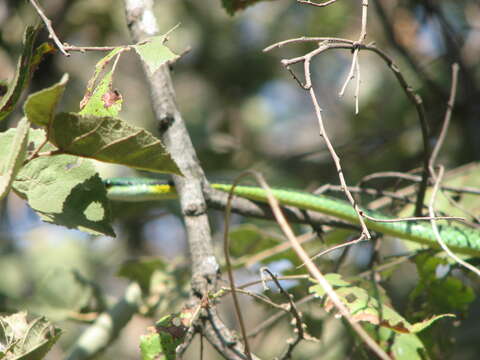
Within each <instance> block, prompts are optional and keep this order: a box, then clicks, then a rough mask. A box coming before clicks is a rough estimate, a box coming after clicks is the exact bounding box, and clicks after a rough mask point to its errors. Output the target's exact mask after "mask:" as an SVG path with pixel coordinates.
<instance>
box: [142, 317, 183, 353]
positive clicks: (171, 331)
mask: <svg viewBox="0 0 480 360" xmlns="http://www.w3.org/2000/svg"><path fill="white" fill-rule="evenodd" d="M191 316H192V310H190V309H187V310H184V311H183V312H181V313H176V314H170V315H166V316H164V317H163V318H161V319H160V320H158V321H157V323H156V324H155V328H149V330H150V333H149V334H148V335H144V336H142V337H141V338H140V349H141V354H142V360H175V359H176V352H175V350H176V348H177V346H178V345H180V344H181V343H182V342H183V341H184V338H185V334H186V333H187V330H188V328H189V327H190V324H191Z"/></svg>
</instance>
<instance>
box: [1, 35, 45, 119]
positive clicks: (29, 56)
mask: <svg viewBox="0 0 480 360" xmlns="http://www.w3.org/2000/svg"><path fill="white" fill-rule="evenodd" d="M40 29H41V27H33V26H28V27H27V28H26V29H25V33H24V35H23V51H22V55H21V56H20V58H19V59H18V64H17V70H16V73H15V78H14V79H13V81H12V82H11V83H10V85H9V87H8V90H7V93H6V94H5V96H3V98H2V99H1V100H0V121H2V120H3V119H5V118H6V117H7V116H8V115H9V114H10V113H11V112H12V111H13V110H14V109H15V106H16V105H17V102H18V99H19V98H20V95H21V94H22V91H23V89H25V88H26V87H27V86H28V83H29V82H30V77H31V75H32V73H33V71H34V69H35V67H36V65H38V63H39V62H40V60H41V57H42V56H41V55H43V54H44V52H43V51H44V47H42V48H41V49H40V51H39V52H37V55H36V56H35V55H34V54H35V51H34V48H33V45H34V43H35V39H36V37H37V34H38V32H39V30H40Z"/></svg>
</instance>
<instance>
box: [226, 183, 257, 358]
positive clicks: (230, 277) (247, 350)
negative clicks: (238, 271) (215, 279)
mask: <svg viewBox="0 0 480 360" xmlns="http://www.w3.org/2000/svg"><path fill="white" fill-rule="evenodd" d="M245 175H246V174H241V175H240V176H238V177H237V178H236V179H235V181H234V183H233V185H232V188H231V189H230V191H229V193H228V200H227V207H226V208H225V213H224V230H223V253H224V255H225V262H226V265H227V274H228V280H229V282H230V288H231V290H232V299H233V304H234V308H235V314H236V315H237V320H238V324H239V325H240V331H241V332H242V337H243V341H244V346H245V354H246V355H247V358H248V359H251V358H252V355H251V353H250V345H249V343H248V338H247V331H246V328H245V323H244V322H243V317H242V311H241V309H240V303H239V301H238V297H237V293H236V289H235V280H234V278H233V270H232V264H231V261H230V244H229V231H230V213H231V208H232V207H231V203H232V198H233V191H234V190H235V187H236V186H237V184H238V182H239V181H240V180H241V179H242V177H244V176H245Z"/></svg>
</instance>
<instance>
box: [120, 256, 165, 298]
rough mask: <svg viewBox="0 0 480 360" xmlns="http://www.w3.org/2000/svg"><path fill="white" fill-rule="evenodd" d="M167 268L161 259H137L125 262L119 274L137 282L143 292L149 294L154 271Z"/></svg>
mask: <svg viewBox="0 0 480 360" xmlns="http://www.w3.org/2000/svg"><path fill="white" fill-rule="evenodd" d="M165 269H166V264H165V262H164V261H163V260H161V259H158V258H154V259H138V260H137V259H135V260H129V261H126V262H125V263H123V264H122V265H121V267H120V269H119V270H118V273H117V275H118V276H121V277H124V278H127V279H129V280H132V281H135V282H137V283H138V284H139V285H140V287H141V288H142V290H143V292H144V293H146V294H147V293H149V289H150V284H151V279H152V276H153V274H154V272H155V271H159V270H161V271H163V270H165Z"/></svg>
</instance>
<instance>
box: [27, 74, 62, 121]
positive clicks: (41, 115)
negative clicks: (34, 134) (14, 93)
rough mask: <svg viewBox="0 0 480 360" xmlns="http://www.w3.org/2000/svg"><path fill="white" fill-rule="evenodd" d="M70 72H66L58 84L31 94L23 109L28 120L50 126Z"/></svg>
mask: <svg viewBox="0 0 480 360" xmlns="http://www.w3.org/2000/svg"><path fill="white" fill-rule="evenodd" d="M67 82H68V74H64V75H63V76H62V78H61V80H60V81H59V82H57V83H56V84H54V85H52V86H50V87H48V88H46V89H43V90H40V91H38V92H36V93H34V94H31V95H30V96H29V97H28V98H27V100H26V101H25V104H24V106H23V111H24V113H25V116H26V117H27V118H28V120H29V121H30V122H32V123H34V124H36V125H39V126H43V127H48V125H49V124H50V122H51V121H52V120H53V118H54V116H55V109H56V108H57V104H58V103H59V102H60V100H61V98H62V96H63V92H64V91H65V86H66V85H67Z"/></svg>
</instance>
